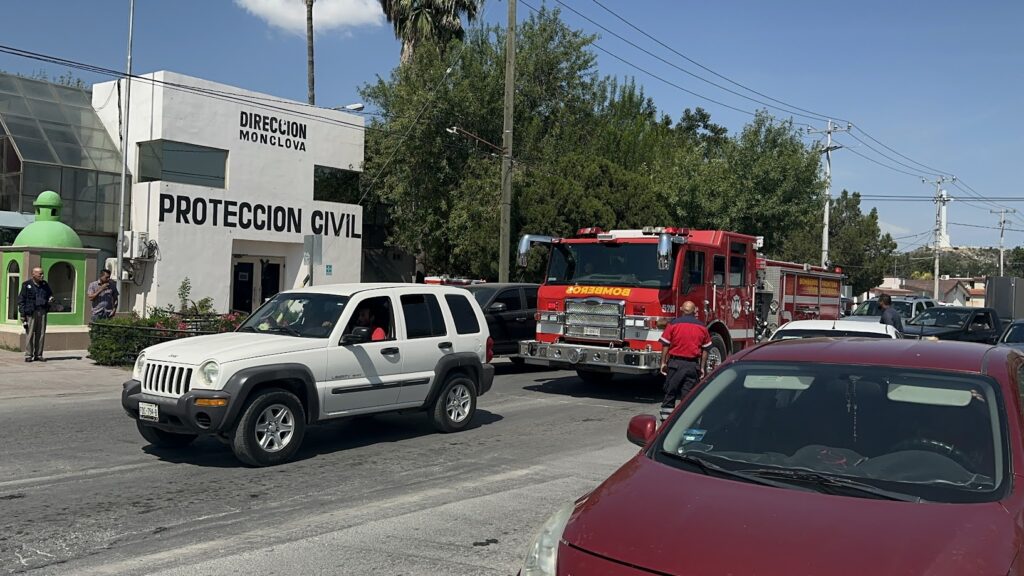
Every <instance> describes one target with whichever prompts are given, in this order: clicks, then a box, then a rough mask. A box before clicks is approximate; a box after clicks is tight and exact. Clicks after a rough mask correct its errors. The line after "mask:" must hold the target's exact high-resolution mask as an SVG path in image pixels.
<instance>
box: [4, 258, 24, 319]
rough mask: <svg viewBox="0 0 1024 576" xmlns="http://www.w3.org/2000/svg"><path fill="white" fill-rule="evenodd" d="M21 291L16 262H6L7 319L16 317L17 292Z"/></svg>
mask: <svg viewBox="0 0 1024 576" xmlns="http://www.w3.org/2000/svg"><path fill="white" fill-rule="evenodd" d="M19 292H21V276H20V275H19V268H18V263H17V262H15V261H13V260H12V261H11V262H9V263H8V264H7V319H8V320H17V319H18V293H19Z"/></svg>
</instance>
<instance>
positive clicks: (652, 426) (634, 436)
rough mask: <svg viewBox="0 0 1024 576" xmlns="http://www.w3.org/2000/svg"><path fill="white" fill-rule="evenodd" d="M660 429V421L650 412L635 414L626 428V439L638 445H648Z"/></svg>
mask: <svg viewBox="0 0 1024 576" xmlns="http://www.w3.org/2000/svg"><path fill="white" fill-rule="evenodd" d="M657 430H658V423H657V421H656V420H655V419H654V416H651V415H650V414H640V415H638V416H633V418H632V419H630V421H629V428H627V429H626V439H627V440H629V441H630V442H632V443H633V444H636V445H637V446H647V443H648V442H650V441H651V438H654V434H655V432H657Z"/></svg>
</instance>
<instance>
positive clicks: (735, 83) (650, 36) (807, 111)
mask: <svg viewBox="0 0 1024 576" xmlns="http://www.w3.org/2000/svg"><path fill="white" fill-rule="evenodd" d="M592 1H593V2H594V4H597V5H598V6H600V7H601V8H602V9H603V10H604V11H605V12H608V13H609V14H611V15H612V16H614V17H616V18H618V19H619V20H621V21H622V22H623V23H624V24H626V25H627V26H629V27H630V28H632V29H634V30H636V31H637V32H639V33H640V34H642V35H644V36H646V37H647V38H649V39H651V40H653V41H654V42H656V43H657V44H658V45H660V46H661V47H663V48H665V49H667V50H668V51H670V52H672V53H673V54H675V55H676V56H679V57H680V58H683V59H684V60H686V61H687V62H689V63H691V64H693V65H694V66H697V67H699V68H701V69H702V70H705V71H706V72H709V73H711V74H714V75H715V76H717V77H719V78H721V79H722V80H725V81H726V82H728V83H730V84H732V85H734V86H738V87H740V88H742V89H744V90H746V91H748V92H750V93H752V94H757V95H758V96H760V97H762V98H767V99H768V100H771V101H772V102H777V103H779V104H782V105H784V106H788V107H790V108H792V109H794V110H799V111H801V112H805V113H807V114H810V115H812V116H816V117H817V120H826V119H829V118H831V119H833V120H841V121H844V122H845V121H846V120H843V119H842V118H839V117H838V116H835V115H831V114H821V113H819V112H814V111H813V110H807V109H806V108H801V107H799V106H795V105H793V104H789V103H787V102H784V101H782V100H779V99H777V98H772V97H771V96H768V95H767V94H764V93H761V92H758V91H757V90H754V89H753V88H750V87H748V86H744V85H743V84H740V83H739V82H736V81H735V80H732V79H730V78H728V77H726V76H724V75H722V74H719V73H718V72H715V71H714V70H712V69H711V68H708V67H707V66H705V65H703V64H701V63H700V62H697V61H696V60H694V59H692V58H690V57H689V56H687V55H686V54H683V53H682V52H679V51H678V50H676V49H675V48H672V47H671V46H669V45H668V44H666V43H664V42H662V41H661V40H659V39H657V38H655V37H654V36H652V35H651V34H648V33H647V32H645V31H644V30H642V29H641V28H640V27H638V26H637V25H635V24H633V23H632V22H630V21H629V20H627V19H626V18H624V17H623V16H621V15H620V14H618V13H617V12H615V11H613V10H612V9H610V8H608V7H607V6H605V5H604V4H602V3H601V2H599V1H598V0H592ZM559 4H561V2H559ZM574 12H575V10H574ZM705 81H706V80H705ZM776 108H778V107H776ZM778 109H780V110H781V109H782V108H778Z"/></svg>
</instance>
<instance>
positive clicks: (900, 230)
mask: <svg viewBox="0 0 1024 576" xmlns="http://www.w3.org/2000/svg"><path fill="white" fill-rule="evenodd" d="M878 228H879V230H881V231H882V234H887V233H888V234H892V235H893V236H900V235H903V234H907V233H909V232H910V228H904V227H902V226H897V225H895V224H890V223H888V222H886V221H884V220H879V221H878Z"/></svg>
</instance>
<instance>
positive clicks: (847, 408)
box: [655, 362, 1009, 502]
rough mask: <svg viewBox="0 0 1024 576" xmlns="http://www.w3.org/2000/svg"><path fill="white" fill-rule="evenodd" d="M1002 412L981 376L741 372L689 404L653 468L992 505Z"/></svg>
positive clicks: (791, 369) (798, 367) (779, 368)
mask: <svg viewBox="0 0 1024 576" xmlns="http://www.w3.org/2000/svg"><path fill="white" fill-rule="evenodd" d="M1001 407H1002V400H1001V398H1000V395H999V392H998V388H997V387H996V386H994V385H993V383H992V381H990V380H989V379H988V378H985V377H981V376H972V375H966V374H961V373H949V372H935V371H922V370H910V369H902V368H891V367H886V368H881V367H874V366H846V365H834V364H811V363H797V364H792V363H787V364H782V363H754V362H751V363H742V362H740V363H736V364H732V365H729V366H726V367H723V369H722V370H721V371H719V372H717V373H716V374H715V375H714V377H713V378H712V379H711V380H710V381H709V382H708V383H707V384H705V385H704V386H702V387H701V388H700V390H699V391H698V393H697V394H696V395H695V396H693V397H692V398H691V399H690V400H689V401H688V404H687V405H686V407H685V408H684V409H683V410H682V411H681V412H680V413H679V415H678V417H677V418H675V419H674V420H673V421H672V422H671V425H670V428H669V429H668V431H667V433H665V434H664V436H663V437H662V440H661V444H660V447H661V451H660V452H658V453H656V454H655V458H657V459H659V460H661V461H664V462H666V463H668V464H675V465H680V466H681V465H682V462H684V461H690V462H691V463H692V462H693V461H694V460H695V458H690V457H688V456H694V457H696V458H700V459H701V461H707V462H710V463H711V465H713V466H717V467H718V468H719V469H727V470H729V471H732V472H741V473H754V474H755V475H757V474H762V475H768V476H771V477H775V478H777V477H778V476H780V475H784V474H785V473H789V474H801V475H802V478H803V481H804V483H806V480H807V477H808V475H814V478H817V479H819V480H820V478H821V477H822V476H823V475H825V476H827V477H829V478H833V479H841V480H847V481H856V482H857V483H859V485H860V486H864V485H870V486H872V487H875V488H877V489H878V490H884V491H887V492H889V493H891V494H899V495H907V496H911V497H914V498H921V499H923V500H928V501H938V502H978V501H990V500H995V499H998V497H999V492H1001V489H1002V486H1003V485H1004V484H1005V483H1006V475H1007V471H1008V469H1009V466H1008V463H1007V462H1008V461H1007V457H1008V456H1007V452H1008V448H1007V447H1006V434H1005V432H1004V429H1005V424H1004V423H1003V420H1002V418H1001V416H1000V415H1001V414H1002V408H1001ZM659 456H661V458H659ZM665 456H668V457H665ZM679 456H683V458H680V457H679ZM706 471H707V470H706V468H705V472H706ZM748 475H749V474H748ZM866 497H869V496H866Z"/></svg>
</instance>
